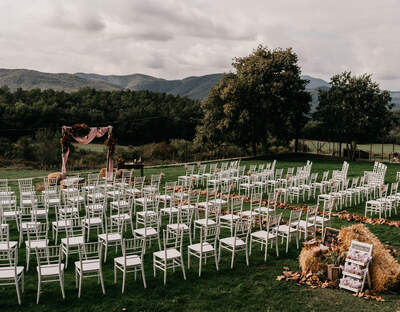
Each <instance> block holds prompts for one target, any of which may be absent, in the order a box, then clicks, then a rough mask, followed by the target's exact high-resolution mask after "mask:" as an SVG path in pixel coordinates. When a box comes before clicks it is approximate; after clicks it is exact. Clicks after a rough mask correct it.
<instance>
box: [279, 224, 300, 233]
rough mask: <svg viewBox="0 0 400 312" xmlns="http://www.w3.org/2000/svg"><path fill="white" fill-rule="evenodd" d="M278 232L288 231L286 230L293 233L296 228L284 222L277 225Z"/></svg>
mask: <svg viewBox="0 0 400 312" xmlns="http://www.w3.org/2000/svg"><path fill="white" fill-rule="evenodd" d="M279 232H281V233H288V232H290V233H294V232H297V229H295V228H292V227H290V226H288V225H286V224H284V225H280V226H279Z"/></svg>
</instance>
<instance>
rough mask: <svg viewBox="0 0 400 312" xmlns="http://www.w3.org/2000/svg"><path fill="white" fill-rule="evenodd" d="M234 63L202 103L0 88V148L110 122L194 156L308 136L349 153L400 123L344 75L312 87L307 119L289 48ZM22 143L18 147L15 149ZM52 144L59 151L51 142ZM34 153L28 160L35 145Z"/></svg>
mask: <svg viewBox="0 0 400 312" xmlns="http://www.w3.org/2000/svg"><path fill="white" fill-rule="evenodd" d="M232 67H233V68H232V71H231V72H230V73H227V74H225V75H224V76H223V78H222V79H221V80H220V81H219V82H218V83H217V85H215V86H214V87H213V88H211V90H210V91H209V94H208V97H207V98H206V99H205V100H204V101H202V102H201V103H200V102H198V101H194V100H191V99H189V98H186V97H180V96H174V95H169V94H162V93H155V92H150V91H132V90H121V91H99V90H95V89H91V88H82V89H80V90H79V91H76V92H72V93H67V92H64V91H54V90H39V89H33V90H22V89H18V90H16V91H15V92H11V91H10V90H9V89H8V88H7V87H2V88H0V121H1V122H0V135H1V137H2V138H3V139H1V140H2V141H1V140H0V147H4V146H6V145H7V142H5V141H4V139H5V140H7V139H9V140H13V141H15V140H21V137H22V138H24V137H25V136H26V135H28V136H29V135H30V136H31V137H32V138H33V140H34V141H44V140H45V139H46V138H47V139H48V140H50V141H52V142H53V143H52V146H53V145H54V141H57V140H56V139H55V138H57V137H58V135H61V132H60V127H61V126H62V125H73V124H75V123H86V124H87V125H89V126H106V125H112V126H114V134H115V137H116V139H117V142H118V144H121V145H143V144H146V143H152V142H166V144H164V145H162V146H164V148H163V150H165V151H167V147H168V146H167V145H168V142H169V141H171V140H172V139H181V140H186V141H192V142H193V145H194V146H196V148H195V149H194V150H195V151H196V152H200V150H201V151H204V150H208V151H217V150H218V149H220V148H221V147H224V146H225V147H226V146H227V145H230V146H236V147H237V148H239V149H241V150H242V151H243V153H248V154H250V153H252V154H257V153H258V152H260V151H261V152H265V151H267V150H268V149H269V148H271V147H272V146H275V147H276V146H288V145H289V143H290V142H291V141H292V140H293V139H294V142H295V144H294V145H295V150H296V151H297V148H298V139H299V138H302V137H306V138H310V139H324V140H330V141H335V142H341V143H344V144H346V145H347V146H348V149H349V151H350V152H351V153H350V155H352V156H353V157H354V153H355V150H356V148H357V143H361V142H362V143H364V142H374V141H377V140H381V139H382V138H384V137H386V136H387V135H388V134H389V132H390V131H391V130H392V129H393V127H394V126H395V125H396V122H395V121H394V120H395V119H397V120H398V119H399V118H394V116H395V115H394V114H393V113H392V112H391V108H392V105H391V104H390V101H391V98H390V95H389V92H387V91H382V90H380V88H379V85H378V84H377V83H376V82H374V81H373V80H372V77H371V75H368V74H362V75H359V76H356V75H352V74H351V72H343V73H340V74H337V75H334V76H333V77H332V78H331V80H330V85H331V87H330V88H328V89H320V90H319V95H318V99H319V104H318V107H317V109H316V112H315V113H313V114H312V113H311V112H310V108H311V95H310V94H309V92H308V91H307V90H306V84H307V82H308V81H307V80H304V79H302V78H301V68H300V66H299V64H298V57H297V55H296V53H295V52H294V51H293V50H292V49H291V48H288V49H281V48H278V49H274V50H271V49H268V48H266V47H264V46H261V45H260V46H258V47H257V48H256V49H255V50H253V51H252V52H251V53H250V54H249V55H248V56H244V57H238V58H235V59H234V60H233V63H232ZM397 117H399V116H398V114H397ZM39 129H46V130H40V131H41V132H38V130H39ZM49 129H50V130H49ZM51 131H53V134H52V132H51ZM34 136H36V137H34ZM25 143H26V142H25ZM37 144H39V143H37ZM23 145H24V142H23V141H22V142H21V143H20V144H19V143H18V142H17V144H16V147H18V146H23ZM185 146H186V145H185ZM55 148H56V149H57V151H58V148H59V146H57V147H55ZM1 149H3V148H1ZM43 149H44V150H45V149H46V146H43V147H42V150H43ZM33 150H34V151H33V152H32V153H33V154H32V155H34V154H35V152H36V154H37V153H38V151H40V150H41V149H40V148H36V149H35V148H33ZM24 153H25V151H23V152H22V154H24ZM57 153H58V152H57ZM235 153H237V152H235ZM3 154H4V152H3ZM0 156H2V153H1V151H0ZM3 156H4V155H3ZM22 157H23V158H28V159H29V156H27V155H25V156H22ZM57 157H58V156H57ZM36 158H37V159H40V155H37V156H36ZM54 159H55V158H54ZM55 161H56V160H54V162H55Z"/></svg>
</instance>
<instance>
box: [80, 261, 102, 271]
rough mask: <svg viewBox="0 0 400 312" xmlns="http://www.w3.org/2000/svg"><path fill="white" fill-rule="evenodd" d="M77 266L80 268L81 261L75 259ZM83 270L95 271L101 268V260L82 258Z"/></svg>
mask: <svg viewBox="0 0 400 312" xmlns="http://www.w3.org/2000/svg"><path fill="white" fill-rule="evenodd" d="M75 268H77V269H80V262H79V261H75ZM82 270H83V272H94V271H98V270H100V260H99V259H92V260H82Z"/></svg>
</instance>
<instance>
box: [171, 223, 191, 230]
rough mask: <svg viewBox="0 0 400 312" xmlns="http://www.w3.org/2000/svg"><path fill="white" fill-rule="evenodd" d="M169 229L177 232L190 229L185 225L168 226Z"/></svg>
mask: <svg viewBox="0 0 400 312" xmlns="http://www.w3.org/2000/svg"><path fill="white" fill-rule="evenodd" d="M167 228H168V229H170V230H174V231H176V230H178V229H181V230H184V231H186V230H188V229H189V227H188V226H187V225H186V224H185V223H174V224H168V225H167Z"/></svg>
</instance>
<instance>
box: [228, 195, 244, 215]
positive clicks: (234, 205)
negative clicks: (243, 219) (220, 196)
mask: <svg viewBox="0 0 400 312" xmlns="http://www.w3.org/2000/svg"><path fill="white" fill-rule="evenodd" d="M243 201H244V199H243V197H239V196H236V197H232V199H231V200H230V203H231V204H230V209H231V214H232V215H235V214H238V213H240V212H242V210H243Z"/></svg>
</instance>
